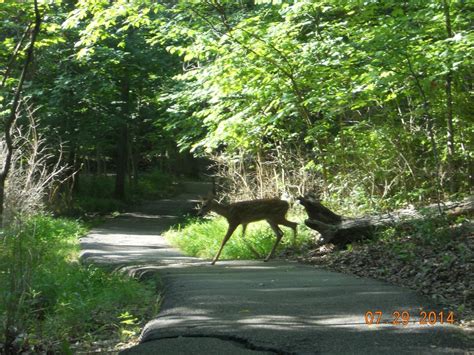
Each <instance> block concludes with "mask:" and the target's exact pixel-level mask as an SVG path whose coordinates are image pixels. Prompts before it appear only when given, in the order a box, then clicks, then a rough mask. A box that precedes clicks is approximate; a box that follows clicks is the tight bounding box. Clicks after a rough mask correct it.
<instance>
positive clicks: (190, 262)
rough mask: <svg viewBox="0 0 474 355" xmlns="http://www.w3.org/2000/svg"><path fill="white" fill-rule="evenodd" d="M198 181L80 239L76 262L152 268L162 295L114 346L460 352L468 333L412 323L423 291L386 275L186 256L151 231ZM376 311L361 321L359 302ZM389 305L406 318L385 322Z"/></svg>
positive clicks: (189, 199) (184, 208) (201, 189)
mask: <svg viewBox="0 0 474 355" xmlns="http://www.w3.org/2000/svg"><path fill="white" fill-rule="evenodd" d="M208 189H209V185H206V184H196V183H193V184H189V185H187V186H186V191H185V192H184V193H183V194H182V195H180V196H178V197H177V198H175V199H172V200H161V201H155V202H151V203H148V204H146V205H144V206H143V207H142V208H140V211H136V212H131V213H127V214H124V215H122V216H120V217H118V218H114V219H111V220H109V221H107V222H106V223H104V224H103V225H102V226H100V228H96V229H94V230H92V231H91V233H90V234H89V235H88V236H86V237H85V238H83V239H82V241H81V246H82V249H83V252H82V258H83V259H84V260H85V261H86V262H94V263H98V264H107V265H114V266H117V267H120V266H122V267H123V269H124V270H127V271H128V272H130V273H132V274H138V275H143V274H146V273H149V272H158V273H159V274H160V276H161V278H162V280H163V284H164V301H163V304H162V308H161V311H160V314H159V315H158V317H157V318H156V319H154V320H151V321H150V322H149V323H148V324H147V325H146V327H145V329H144V330H143V333H142V337H141V342H142V343H141V344H140V345H138V346H135V347H132V348H130V349H128V350H126V351H124V352H123V354H251V353H266V354H269V353H271V354H319V353H321V354H366V353H375V354H381V353H392V352H393V353H395V352H397V353H403V354H438V353H439V354H441V353H457V354H464V353H467V352H468V351H469V350H473V342H472V338H471V339H469V338H468V337H467V336H466V334H465V333H464V332H463V331H461V330H460V329H458V328H457V327H455V326H451V325H446V324H439V322H438V323H436V324H435V325H422V324H420V323H419V316H420V311H422V310H428V311H429V310H434V309H436V307H435V306H433V305H431V304H430V302H429V300H427V299H425V298H422V297H419V296H417V295H416V294H415V293H414V292H413V291H410V290H407V289H404V288H400V287H395V286H391V285H389V284H387V283H384V282H380V281H376V280H372V279H364V278H357V277H354V276H350V275H345V274H340V273H335V272H330V271H326V270H321V269H317V268H315V267H313V266H308V265H301V264H297V263H293V262H284V261H270V262H268V263H264V262H262V261H260V260H258V261H222V262H218V264H217V265H215V266H211V265H210V264H209V262H208V261H203V260H200V259H197V258H192V257H186V256H184V255H182V254H181V253H180V252H179V251H178V250H176V249H173V248H172V247H171V246H170V245H169V244H168V243H167V241H166V240H165V239H164V238H163V237H162V236H161V233H162V232H163V231H165V230H166V229H168V228H169V227H170V226H171V225H172V224H174V223H176V222H177V221H178V220H179V219H180V218H181V217H182V215H183V214H185V213H187V212H189V211H191V210H192V208H193V207H194V205H195V203H196V200H197V196H198V195H199V194H200V195H205V194H206V192H207V191H208ZM378 310H379V311H381V312H382V313H383V317H382V320H381V322H380V324H378V325H376V324H374V325H367V324H366V323H365V317H364V315H365V313H366V312H367V311H372V312H375V311H378ZM395 311H399V312H402V311H407V312H409V314H410V316H411V317H410V323H409V324H408V325H407V326H403V325H402V324H399V325H394V324H392V322H393V321H394V320H395V318H394V317H393V316H392V313H393V312H395Z"/></svg>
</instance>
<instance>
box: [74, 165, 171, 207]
mask: <svg viewBox="0 0 474 355" xmlns="http://www.w3.org/2000/svg"><path fill="white" fill-rule="evenodd" d="M178 185H179V184H178V183H177V182H176V177H174V176H173V175H170V174H167V173H164V172H162V171H160V170H151V171H148V172H143V173H141V174H140V175H139V178H138V181H137V182H136V183H135V182H132V183H127V184H126V186H125V200H120V199H117V198H114V189H115V176H113V175H80V176H79V178H78V185H77V188H76V190H75V192H74V194H73V205H72V206H70V208H69V210H68V211H67V213H69V214H72V215H84V214H87V213H99V214H107V213H111V212H116V211H117V212H122V211H125V210H126V208H127V206H129V205H130V204H132V203H137V202H139V201H142V200H153V199H160V198H164V197H169V196H172V195H173V194H174V193H176V191H177V189H178Z"/></svg>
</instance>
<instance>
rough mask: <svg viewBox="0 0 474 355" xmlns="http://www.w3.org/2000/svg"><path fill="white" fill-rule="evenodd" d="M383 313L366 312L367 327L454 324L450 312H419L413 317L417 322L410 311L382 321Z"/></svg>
mask: <svg viewBox="0 0 474 355" xmlns="http://www.w3.org/2000/svg"><path fill="white" fill-rule="evenodd" d="M383 316H384V315H383V312H382V311H379V310H378V311H367V312H365V316H364V320H365V324H367V325H377V324H392V325H401V326H407V325H408V324H410V322H411V323H413V324H418V325H436V324H454V313H453V312H452V311H450V312H443V311H441V312H435V311H419V312H417V314H416V315H414V316H413V317H416V318H415V320H411V319H412V314H410V312H409V311H393V312H392V314H391V317H390V319H388V320H386V319H382V318H384V317H383Z"/></svg>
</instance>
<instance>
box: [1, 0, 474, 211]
mask: <svg viewBox="0 0 474 355" xmlns="http://www.w3.org/2000/svg"><path fill="white" fill-rule="evenodd" d="M36 3H37V9H36V10H37V11H35V4H36ZM473 10H474V8H473V5H472V3H470V2H469V1H464V0H442V1H441V0H423V1H395V0H384V1H374V0H367V1H360V0H319V1H316V0H312V1H309V0H302V1H284V0H282V1H270V0H268V1H264V0H259V1H246V0H241V1H229V0H202V1H198V0H194V1H193V0H189V1H159V2H156V1H147V0H114V1H109V0H78V1H73V0H63V1H38V2H36V1H35V2H33V1H27V2H23V1H11V0H7V1H5V0H4V1H0V17H1V22H0V26H1V28H0V33H1V35H0V61H1V62H2V63H3V64H2V66H1V68H0V74H1V86H0V114H1V116H2V121H3V122H4V128H3V132H4V133H6V132H7V131H8V130H9V129H10V128H8V127H7V124H8V117H10V114H11V112H12V105H14V100H15V92H16V91H17V90H16V89H17V88H18V86H19V85H18V84H19V82H20V81H21V73H22V70H23V68H24V67H25V61H26V60H27V57H28V48H29V47H31V46H29V44H30V43H31V42H30V40H29V39H30V38H31V35H32V33H33V32H34V31H33V30H34V28H35V26H34V24H35V16H38V15H39V16H40V21H41V24H40V27H39V32H38V36H37V39H36V42H35V43H33V46H34V55H33V56H32V58H31V64H30V65H29V66H28V68H27V70H26V73H25V77H24V84H23V85H22V87H21V90H20V91H21V92H20V94H21V95H20V97H21V100H20V101H21V102H20V103H19V105H18V107H16V109H15V112H16V116H15V122H14V123H15V126H17V127H19V129H20V130H21V129H26V127H27V126H28V125H29V123H28V122H29V121H28V115H27V113H26V108H25V107H27V106H28V107H31V108H33V109H34V120H35V124H36V126H37V128H38V131H39V132H40V133H41V135H42V136H43V137H45V139H46V140H47V142H48V144H49V145H50V146H53V147H59V146H60V145H61V146H62V158H61V159H63V162H64V164H67V165H68V166H69V167H71V169H73V170H80V169H82V170H83V171H84V170H87V172H88V173H93V174H107V173H114V174H115V176H116V182H115V195H116V196H117V197H118V198H123V197H124V193H125V186H126V185H127V184H128V183H131V181H132V180H133V178H134V177H136V176H138V174H139V171H141V170H144V169H148V168H150V166H153V165H157V164H159V165H160V166H161V167H163V166H168V167H169V168H170V169H171V170H173V169H175V171H178V172H179V169H178V168H177V166H178V167H179V166H180V165H183V164H182V160H180V159H178V158H177V157H178V156H180V154H183V153H184V152H187V153H192V154H193V155H195V156H205V157H208V158H211V159H212V160H214V161H215V162H216V164H217V174H219V175H220V176H223V177H224V178H225V181H226V185H227V188H228V190H229V191H231V192H232V191H233V192H234V195H235V196H236V197H239V196H240V197H243V196H246V197H264V196H271V195H277V194H282V193H287V194H289V195H293V196H296V195H298V194H304V193H307V192H314V193H316V194H318V195H320V196H321V198H323V199H327V200H341V199H345V200H348V201H350V202H354V203H356V204H359V205H360V204H362V205H368V206H370V207H371V208H387V207H394V206H399V205H403V204H406V203H408V202H413V203H420V202H423V203H425V202H428V201H431V200H436V199H441V198H448V197H456V196H457V197H460V196H462V195H465V194H468V193H469V190H470V188H471V187H472V176H473V171H472V169H473V164H472V158H473V149H472V148H473V147H472V144H473V141H472V140H473V137H474V135H473V127H474V125H473V117H474V105H473V100H472V99H473V90H474V89H473V73H474V71H473V64H474V63H473V58H474V33H473V26H472V20H473V18H472V13H474V11H473ZM180 162H181V163H180ZM184 165H185V164H184ZM129 180H130V181H129Z"/></svg>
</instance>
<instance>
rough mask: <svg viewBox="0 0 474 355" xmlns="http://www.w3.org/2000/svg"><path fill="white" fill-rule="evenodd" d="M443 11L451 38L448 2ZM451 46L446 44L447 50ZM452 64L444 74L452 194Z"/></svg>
mask: <svg viewBox="0 0 474 355" xmlns="http://www.w3.org/2000/svg"><path fill="white" fill-rule="evenodd" d="M443 9H444V18H445V23H446V34H447V38H451V37H453V31H452V28H451V13H450V9H449V0H443ZM450 46H451V45H450V44H448V49H449V47H450ZM451 66H452V63H451V59H450V58H448V68H449V69H448V73H447V74H446V123H447V135H446V138H447V139H446V143H447V160H448V169H449V172H450V174H451V178H450V184H449V188H450V190H451V192H452V193H454V192H455V191H456V189H457V183H456V180H455V179H456V174H455V171H456V166H455V162H454V160H455V157H454V152H455V147H454V125H453V93H452V86H453V85H452V84H453V71H452V69H451Z"/></svg>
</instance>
